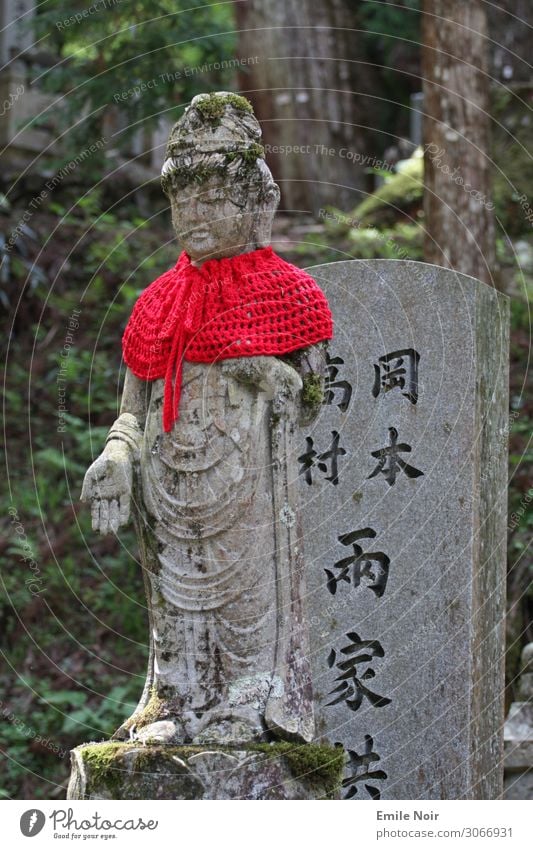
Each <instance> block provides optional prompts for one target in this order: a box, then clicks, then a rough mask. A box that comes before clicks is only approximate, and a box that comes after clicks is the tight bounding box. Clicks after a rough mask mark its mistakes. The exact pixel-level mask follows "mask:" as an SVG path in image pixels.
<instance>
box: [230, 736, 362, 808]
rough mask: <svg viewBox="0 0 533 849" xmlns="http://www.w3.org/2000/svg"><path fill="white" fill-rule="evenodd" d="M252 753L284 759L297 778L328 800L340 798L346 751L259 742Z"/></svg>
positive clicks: (315, 745) (313, 744)
mask: <svg viewBox="0 0 533 849" xmlns="http://www.w3.org/2000/svg"><path fill="white" fill-rule="evenodd" d="M246 749H247V750H248V751H256V752H265V753H266V754H267V755H269V756H270V757H274V758H280V757H283V758H285V760H286V761H287V763H288V765H289V769H290V771H291V773H292V775H293V777H294V778H298V779H303V780H305V781H308V782H309V784H310V785H311V786H312V787H315V788H316V789H317V791H318V792H320V793H322V794H323V798H325V799H335V798H337V795H338V792H339V790H340V786H341V781H342V772H343V769H344V760H345V758H344V749H342V748H341V747H340V746H324V745H319V744H318V743H255V744H250V745H248V746H246Z"/></svg>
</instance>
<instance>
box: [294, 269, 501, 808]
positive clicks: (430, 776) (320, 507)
mask: <svg viewBox="0 0 533 849" xmlns="http://www.w3.org/2000/svg"><path fill="white" fill-rule="evenodd" d="M310 272H311V273H312V275H313V276H314V278H315V280H316V281H317V282H318V283H319V285H320V286H321V288H322V289H323V291H324V292H325V293H326V295H327V297H328V300H329V303H330V305H331V307H332V311H333V316H334V321H335V335H334V339H333V341H332V342H331V343H330V345H329V350H328V353H327V362H326V384H325V394H324V403H323V406H322V412H321V415H320V416H319V417H318V419H317V420H316V421H315V423H314V424H313V425H312V426H309V427H306V428H305V429H302V431H301V433H302V436H301V440H300V446H301V451H300V454H299V457H298V461H299V474H300V484H301V492H302V499H303V503H304V505H305V507H304V510H303V517H304V535H305V541H306V571H307V581H308V592H309V600H308V609H309V611H310V635H311V640H312V642H311V654H312V658H311V659H312V666H313V689H314V699H315V718H316V722H317V734H318V739H319V740H321V741H323V742H325V741H327V742H329V743H336V744H342V746H343V747H344V749H345V751H346V769H345V774H344V781H343V797H344V798H345V799H353V800H363V799H379V798H382V799H439V798H442V799H467V798H468V799H469V798H481V799H490V798H496V797H498V796H499V795H500V794H501V782H502V726H503V655H504V636H503V623H504V582H505V532H506V522H505V511H506V483H507V471H506V453H507V428H508V426H507V367H508V339H507V333H508V330H507V327H508V301H507V299H506V298H505V297H504V296H501V295H499V294H498V293H497V292H496V291H495V290H493V289H490V288H489V287H488V286H486V285H484V284H483V283H480V282H479V281H477V280H474V279H473V278H470V277H467V276H465V275H462V274H456V273H455V272H453V271H450V270H445V269H442V268H437V267H435V266H431V265H427V264H424V263H416V262H404V261H396V260H383V261H382V260H375V261H369V262H366V261H362V260H360V261H357V260H356V261H347V262H337V263H332V264H329V265H323V266H318V267H315V268H313V269H310Z"/></svg>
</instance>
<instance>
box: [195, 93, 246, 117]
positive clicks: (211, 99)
mask: <svg viewBox="0 0 533 849" xmlns="http://www.w3.org/2000/svg"><path fill="white" fill-rule="evenodd" d="M194 106H195V109H197V110H198V112H200V113H201V114H202V115H203V117H204V118H206V119H207V120H208V121H219V120H220V118H222V116H223V114H224V110H225V108H226V106H233V107H234V109H238V110H240V111H241V112H250V113H252V114H253V109H252V104H251V103H250V101H249V100H247V99H246V98H245V97H242V96H241V95H240V94H208V95H207V96H206V97H203V98H202V99H201V100H200V101H198V103H195V104H194Z"/></svg>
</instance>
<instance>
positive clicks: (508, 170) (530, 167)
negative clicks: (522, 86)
mask: <svg viewBox="0 0 533 849" xmlns="http://www.w3.org/2000/svg"><path fill="white" fill-rule="evenodd" d="M528 94H529V92H528V91H520V90H519V91H518V92H517V93H512V92H511V91H510V90H508V89H504V88H502V87H500V88H498V89H496V90H494V91H493V92H492V105H491V115H492V156H493V159H494V162H495V167H494V170H493V200H494V205H495V208H496V212H495V214H496V216H497V219H498V221H499V223H500V226H501V229H502V232H503V233H505V234H506V235H508V236H514V237H516V236H518V235H521V234H528V235H529V234H531V226H532V225H531V219H530V220H528V214H530V213H531V208H532V206H533V203H532V201H531V198H532V196H533V158H532V156H531V107H530V105H529V103H528Z"/></svg>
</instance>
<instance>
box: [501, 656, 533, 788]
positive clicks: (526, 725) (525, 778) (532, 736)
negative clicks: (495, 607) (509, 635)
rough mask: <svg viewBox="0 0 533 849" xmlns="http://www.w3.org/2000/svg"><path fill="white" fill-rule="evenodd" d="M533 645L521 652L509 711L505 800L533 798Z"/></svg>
mask: <svg viewBox="0 0 533 849" xmlns="http://www.w3.org/2000/svg"><path fill="white" fill-rule="evenodd" d="M532 667H533V643H528V645H527V646H525V647H524V649H523V651H522V674H521V676H520V680H519V682H518V697H519V699H520V700H521V701H519V702H513V703H512V705H511V707H510V708H509V713H508V714H507V719H506V720H505V728H504V764H505V780H504V797H505V798H506V799H533V685H532V678H533V675H532V671H531V670H532Z"/></svg>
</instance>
